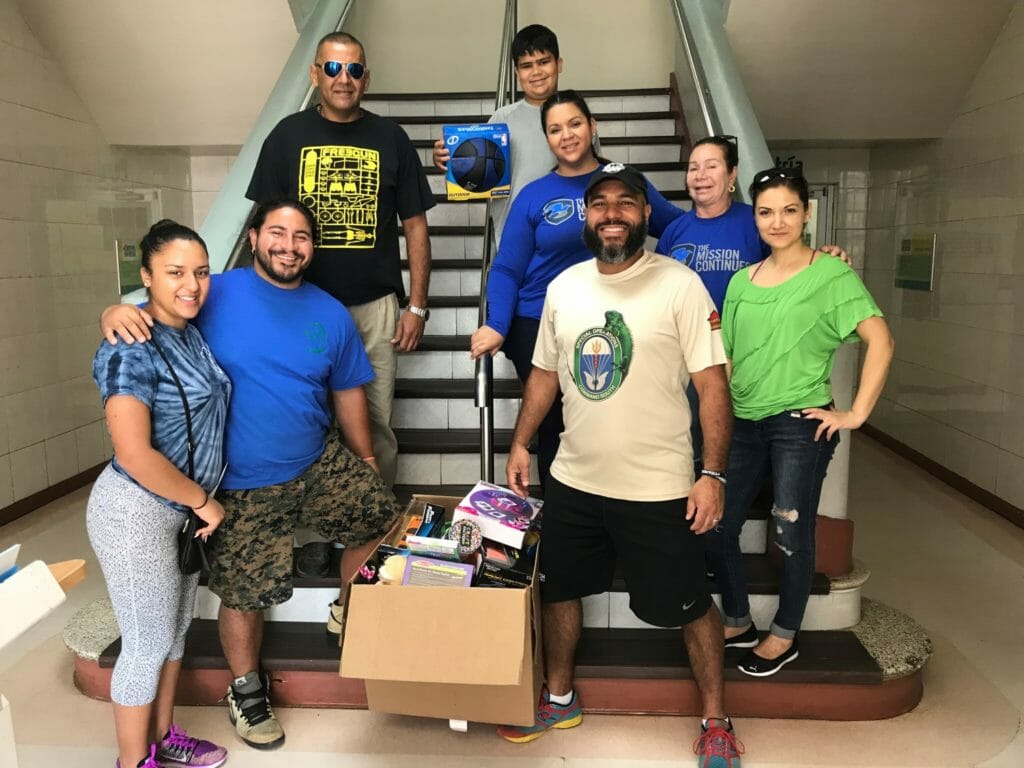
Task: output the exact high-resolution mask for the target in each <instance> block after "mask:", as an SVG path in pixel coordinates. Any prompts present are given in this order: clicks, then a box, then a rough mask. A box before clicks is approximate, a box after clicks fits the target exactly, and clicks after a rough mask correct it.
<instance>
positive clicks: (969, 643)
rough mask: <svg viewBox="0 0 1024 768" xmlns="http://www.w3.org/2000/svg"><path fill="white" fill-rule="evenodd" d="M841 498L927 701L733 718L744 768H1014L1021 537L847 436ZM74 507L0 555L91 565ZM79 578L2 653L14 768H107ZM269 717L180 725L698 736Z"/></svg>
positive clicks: (684, 727) (482, 740)
mask: <svg viewBox="0 0 1024 768" xmlns="http://www.w3.org/2000/svg"><path fill="white" fill-rule="evenodd" d="M850 487H851V499H850V511H851V517H852V518H853V519H854V520H855V521H856V523H857V545H856V551H857V556H858V557H859V558H860V559H862V560H864V561H865V562H867V563H868V564H869V566H870V567H871V569H872V573H873V576H872V579H871V581H870V582H869V583H868V585H867V587H866V588H865V592H866V594H867V595H868V596H870V597H874V598H877V599H880V600H883V601H884V602H887V603H889V604H891V605H894V606H896V607H897V608H900V609H902V610H904V611H906V612H908V613H910V614H911V615H912V616H914V617H915V618H916V619H917V620H918V621H919V622H921V623H922V624H923V625H924V626H925V627H926V628H927V629H928V630H929V632H930V633H931V634H932V637H933V640H934V642H935V649H936V653H935V656H934V658H933V660H932V662H931V664H930V665H929V667H928V668H927V670H926V677H925V698H924V700H923V702H922V703H921V705H920V706H919V707H918V708H917V709H916V710H915V711H914V712H912V713H910V714H908V715H904V716H903V717H899V718H896V719H894V720H889V721H881V722H866V723H826V722H808V721H785V720H744V721H741V722H739V723H738V724H737V725H738V728H739V731H740V736H741V737H742V738H743V740H744V741H745V743H746V745H747V755H746V758H745V760H744V765H745V766H746V768H769V767H772V768H781V767H782V766H829V768H854V766H891V767H892V768H896V767H897V766H899V767H900V768H903V767H905V766H922V767H923V766H928V768H932V767H933V766H942V767H943V768H945V767H947V766H948V767H950V768H952V767H954V766H955V767H957V768H960V767H961V766H962V767H964V768H966V767H967V766H982V767H983V768H1021V766H1024V737H1022V736H1021V735H1020V722H1021V714H1022V712H1024V664H1022V660H1024V599H1022V595H1024V531H1021V530H1019V529H1017V528H1015V527H1013V526H1011V525H1010V524H1008V523H1006V522H1005V521H1003V520H1002V519H1000V518H998V517H996V516H995V515H993V514H992V513H990V512H988V511H986V510H984V509H982V508H980V507H978V506H977V505H975V504H974V503H972V502H970V501H968V500H967V499H965V498H964V497H962V496H960V495H959V494H957V493H956V492H954V491H952V490H950V489H949V488H947V487H945V486H943V485H942V484H940V483H938V482H936V481H935V480H933V479H931V478H930V477H928V476H927V475H925V474H923V473H922V472H920V471H919V470H917V469H916V468H914V467H912V466H910V465H909V464H907V463H906V462H904V461H902V460H900V459H898V458H896V457H894V456H893V455H892V454H891V453H889V452H887V451H886V450H885V449H883V448H881V447H879V446H878V445H877V444H876V443H874V442H872V441H870V440H868V439H865V438H863V437H860V436H858V437H856V438H855V439H854V445H853V464H852V470H851V483H850ZM86 497H87V491H85V490H82V491H78V492H76V493H73V494H71V495H70V496H68V497H66V498H64V499H62V500H60V501H58V502H55V503H54V504H51V505H50V506H49V507H47V508H46V509H45V510H42V511H40V512H37V513H34V514H32V515H30V516H29V517H27V518H24V519H22V520H20V521H16V522H15V523H12V524H10V525H8V526H5V527H4V528H0V548H2V547H4V546H6V545H7V544H8V543H9V542H12V541H21V542H22V543H23V544H24V554H25V556H26V557H27V558H36V557H41V558H44V559H47V560H61V559H66V558H70V557H75V556H82V555H85V556H89V555H90V554H91V553H90V551H89V548H88V543H87V541H86V538H85V533H84V526H83V514H84V505H85V499H86ZM90 565H91V567H92V573H91V576H90V578H89V579H87V580H86V582H85V583H83V584H82V585H80V586H79V587H78V588H76V589H75V590H74V591H73V592H72V593H71V595H70V596H69V599H68V602H67V603H66V604H65V605H64V606H62V607H61V608H60V609H58V610H57V611H56V612H55V613H54V614H53V615H52V616H50V617H48V618H47V619H46V620H44V621H43V622H41V623H40V624H39V625H37V626H36V627H35V628H34V629H33V630H31V631H30V632H29V633H27V634H26V635H25V636H23V637H22V638H20V639H19V640H18V641H16V642H15V643H14V644H13V645H12V646H9V647H7V648H6V649H4V650H3V651H2V652H0V691H3V692H4V693H5V694H6V695H7V697H8V698H9V699H11V701H12V706H13V713H14V727H15V733H16V736H17V740H18V749H19V759H20V762H21V765H20V768H44V766H45V768H51V766H74V768H109V766H110V765H112V762H113V758H114V750H113V733H112V727H111V720H110V713H109V707H108V705H106V704H104V703H101V702H95V701H90V700H88V699H86V698H84V697H82V696H81V695H80V694H78V693H77V692H76V691H75V689H74V688H73V685H72V683H71V659H70V658H69V655H68V654H67V653H66V652H65V651H64V650H63V646H62V644H61V641H60V637H59V634H60V630H61V629H62V627H63V626H64V623H65V622H66V621H67V619H68V618H69V617H70V616H71V615H72V614H73V613H74V611H75V610H76V609H77V608H78V607H80V606H81V605H83V604H85V603H87V602H89V601H91V600H93V599H95V598H96V597H98V596H100V595H102V594H103V592H104V589H103V584H102V579H101V578H100V576H99V571H98V569H97V568H96V564H95V561H94V560H93V559H92V558H91V557H90ZM279 714H280V716H281V719H282V721H283V723H284V724H285V727H286V729H287V732H288V742H287V744H286V745H285V747H284V748H283V749H282V750H281V751H279V752H275V753H269V754H262V753H257V752H254V751H251V750H247V749H245V748H244V747H243V746H241V745H240V744H238V743H237V742H236V741H235V740H234V737H233V735H232V732H231V730H230V727H229V725H228V723H227V718H226V716H224V715H223V713H222V712H221V711H220V710H210V709H199V708H190V709H183V710H181V711H180V712H179V720H180V721H181V722H182V723H183V724H184V725H185V726H187V727H190V728H192V729H194V730H196V729H200V728H201V729H202V732H203V735H205V736H207V737H209V738H212V739H214V740H220V741H222V742H223V743H225V744H228V745H229V746H231V748H232V750H233V751H232V756H231V759H230V761H229V764H230V765H234V766H245V768H249V767H250V766H251V767H252V768H264V767H266V768H270V767H271V766H288V768H295V767H297V766H302V767H303V768H321V766H323V767H325V768H326V766H330V767H331V768H349V767H354V766H360V767H361V768H362V767H364V766H365V767H366V768H384V767H385V766H388V767H390V766H396V767H398V766H402V768H405V767H406V766H409V765H415V766H417V768H420V767H422V768H441V767H442V766H443V767H444V768H449V767H451V768H469V767H470V766H485V767H486V768H518V767H519V766H524V767H525V766H530V767H531V768H534V767H536V768H549V766H550V767H551V768H554V767H555V766H561V767H562V768H626V767H627V766H629V767H631V768H641V767H642V768H662V767H663V766H670V765H672V766H678V765H690V764H692V762H691V761H692V756H691V755H690V752H689V749H690V742H691V739H692V737H693V735H694V730H695V728H696V721H695V720H692V719H688V718H685V719H684V718H667V717H624V716H619V717H614V716H588V717H587V720H586V723H585V724H584V725H583V726H582V727H580V728H577V729H574V730H572V731H564V732H557V733H554V734H551V735H548V736H545V737H544V738H543V739H541V740H540V741H538V742H535V743H534V744H531V745H528V746H522V747H518V746H515V745H509V744H505V743H504V742H502V741H501V740H500V739H498V737H497V736H496V735H495V734H494V732H493V730H492V729H491V728H490V727H487V726H481V725H476V726H471V727H470V732H469V733H468V734H466V735H460V734H454V733H451V732H449V731H448V729H447V727H446V724H444V723H440V722H437V721H432V720H422V719H416V718H404V717H396V716H390V715H381V714H376V713H371V712H361V711H339V710H315V709H309V710H299V709H291V710H282V711H281V712H280V713H279ZM2 768H8V767H7V766H2Z"/></svg>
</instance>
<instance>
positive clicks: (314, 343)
mask: <svg viewBox="0 0 1024 768" xmlns="http://www.w3.org/2000/svg"><path fill="white" fill-rule="evenodd" d="M305 335H306V344H308V345H309V346H308V349H309V351H310V352H312V353H313V354H314V355H322V354H323V353H324V352H326V351H327V329H326V328H324V326H323V323H317V322H313V323H310V324H309V325H307V326H306V330H305Z"/></svg>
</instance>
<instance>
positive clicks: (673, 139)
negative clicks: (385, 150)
mask: <svg viewBox="0 0 1024 768" xmlns="http://www.w3.org/2000/svg"><path fill="white" fill-rule="evenodd" d="M682 140H683V139H682V137H680V136H676V135H675V134H672V133H670V134H661V135H651V136H602V137H601V146H602V147H625V146H630V145H645V146H646V145H650V144H675V145H679V144H680V143H681V142H682ZM435 141H436V139H413V140H412V143H413V146H415V147H416V148H417V149H430V148H431V147H433V146H434V142H435ZM431 167H432V166H431Z"/></svg>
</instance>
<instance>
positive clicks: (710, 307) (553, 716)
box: [499, 163, 739, 765]
mask: <svg viewBox="0 0 1024 768" xmlns="http://www.w3.org/2000/svg"><path fill="white" fill-rule="evenodd" d="M584 197H585V201H586V205H587V208H586V217H587V220H586V226H585V228H584V233H583V237H584V240H585V241H586V243H587V245H588V246H589V247H590V250H591V251H592V252H593V253H594V256H595V259H594V260H593V261H588V262H584V263H582V264H577V265H576V266H574V267H570V268H569V269H567V270H566V271H565V272H563V273H562V274H561V275H559V276H558V277H557V278H555V280H554V281H552V283H551V285H550V286H549V287H548V293H547V298H546V301H545V304H544V311H543V314H542V317H541V321H540V330H539V334H538V337H537V346H536V348H535V350H534V355H533V366H534V367H533V372H532V374H531V375H530V378H529V380H528V382H527V384H526V391H525V393H524V396H523V404H522V408H521V410H520V413H519V419H518V421H517V423H516V429H515V434H514V436H513V438H512V448H511V451H510V455H509V460H508V466H507V469H506V472H507V479H508V483H509V485H510V487H511V488H512V489H513V490H515V491H516V493H519V494H522V495H524V496H525V495H526V491H527V488H526V485H527V483H528V478H529V468H530V456H529V453H528V452H527V445H528V444H529V441H530V439H531V438H532V437H533V434H534V432H535V431H536V429H537V426H538V424H539V423H540V420H541V418H542V417H543V415H544V414H545V413H547V410H548V408H549V407H550V405H551V403H552V401H553V400H554V398H555V397H556V396H557V394H558V392H559V390H561V392H563V393H564V394H563V408H564V415H565V432H564V433H563V434H562V438H561V444H560V447H559V449H558V454H557V455H556V457H555V461H554V463H553V464H552V466H551V477H550V479H549V483H548V486H547V488H546V496H545V502H544V546H543V547H541V563H540V570H541V572H542V573H543V574H544V582H543V585H542V588H541V599H542V601H543V603H544V611H543V619H544V627H543V629H544V632H543V635H544V653H545V659H546V671H547V688H548V690H547V691H546V692H545V694H543V695H542V698H541V701H540V703H539V705H538V711H537V719H536V722H535V724H534V725H533V726H530V727H519V726H503V727H502V728H501V729H499V730H500V732H501V735H502V736H504V737H505V738H506V739H508V740H509V741H516V742H523V741H532V740H533V739H535V738H537V737H538V736H540V735H542V734H543V733H544V732H545V731H547V730H548V729H549V728H552V727H554V728H570V727H572V726H574V725H578V724H579V723H580V722H581V721H582V709H581V707H580V703H579V699H578V697H577V696H576V694H575V693H574V691H573V657H574V655H575V650H576V644H577V642H578V640H579V637H580V632H581V628H582V616H583V615H582V605H581V598H583V597H585V596H587V595H591V594H599V593H601V592H605V591H607V590H608V588H609V587H610V586H611V581H612V577H613V575H614V573H615V570H616V561H618V565H619V569H620V570H621V572H622V574H623V576H624V577H625V581H626V585H627V588H628V590H629V596H630V607H631V608H632V610H633V612H634V613H635V614H636V615H637V616H638V617H639V618H640V619H642V620H643V621H646V622H647V623H649V624H654V625H657V626H663V627H678V626H682V627H683V639H684V642H685V644H686V650H687V653H688V655H689V658H690V663H691V666H692V668H693V676H694V680H695V682H696V683H697V687H698V688H699V690H700V693H701V698H702V702H703V708H704V712H703V714H704V724H703V728H702V735H701V738H700V739H699V744H698V752H699V754H702V755H704V756H705V757H710V756H712V755H718V756H722V755H725V754H728V755H729V756H734V755H736V752H737V750H736V744H735V738H734V736H733V731H732V725H731V723H730V721H729V720H728V718H727V717H726V714H725V705H724V700H723V684H722V656H723V645H722V635H723V632H722V620H721V617H720V616H719V614H718V609H717V608H715V606H714V604H713V603H712V601H711V596H710V594H709V592H708V589H707V582H706V578H705V570H706V569H705V560H704V545H703V542H702V541H701V540H700V538H699V536H700V535H701V534H703V533H705V532H707V531H708V530H710V529H711V528H713V527H714V526H715V525H716V524H717V523H718V520H719V519H720V518H721V516H722V508H723V500H724V496H725V480H726V478H725V467H726V458H727V454H728V446H729V438H730V432H731V426H732V407H731V403H730V401H729V392H728V385H727V382H726V377H725V365H724V364H725V359H726V358H725V351H724V349H723V348H722V340H721V330H720V326H721V323H720V320H719V317H718V313H717V312H716V311H715V307H714V304H713V303H712V301H711V298H710V296H709V295H708V292H707V290H706V289H705V288H704V285H703V283H702V282H701V280H700V278H699V277H698V276H697V274H696V273H695V272H693V271H692V270H690V269H689V268H687V267H685V266H683V265H682V264H681V263H680V262H677V261H675V260H673V259H669V258H667V257H664V256H659V255H657V254H653V253H650V252H648V251H645V250H644V247H643V244H644V241H645V239H646V235H647V219H648V217H649V215H650V210H651V209H650V206H649V205H648V204H647V199H646V184H645V181H644V178H643V176H642V175H641V174H640V173H639V172H637V171H636V170H635V169H633V168H630V167H628V166H623V165H621V164H619V163H609V164H608V165H606V166H604V167H603V168H602V169H601V170H600V171H599V172H598V173H596V174H595V175H594V178H593V179H592V180H591V181H590V184H589V185H588V187H587V190H586V193H585V196H584ZM691 380H692V381H693V383H694V386H695V387H696V389H697V392H698V394H699V395H700V419H701V425H702V427H703V430H704V446H703V449H704V467H705V469H704V470H702V473H701V476H700V477H699V478H697V480H696V482H694V476H693V450H692V446H691V445H690V418H691V415H690V411H689V406H688V404H687V399H686V396H685V390H686V386H687V384H688V383H689V382H690V381H691ZM732 764H733V765H739V762H738V757H734V760H733V763H732Z"/></svg>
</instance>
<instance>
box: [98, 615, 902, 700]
mask: <svg viewBox="0 0 1024 768" xmlns="http://www.w3.org/2000/svg"><path fill="white" fill-rule="evenodd" d="M324 626H325V625H324V624H320V623H318V622H316V623H314V622H292V621H268V622H266V624H265V625H264V635H263V648H262V654H261V656H262V661H263V664H264V666H265V667H266V668H267V669H268V670H270V671H271V673H276V672H281V671H297V670H303V671H330V672H337V670H338V663H339V658H340V653H339V650H338V638H337V636H336V635H331V634H328V633H327V631H326V630H325V628H324ZM120 650H121V641H120V639H118V640H115V641H114V642H113V643H111V644H110V645H109V646H108V647H107V648H106V649H105V650H104V651H103V653H102V654H101V655H100V658H99V666H100V667H101V668H110V667H112V666H113V665H114V662H115V661H116V660H117V656H118V654H119V653H120ZM742 653H743V651H732V650H730V651H728V652H727V653H726V656H725V679H726V680H729V681H739V680H742V681H744V682H763V683H772V682H776V683H846V684H854V685H877V684H880V683H881V682H882V671H881V669H879V667H878V664H877V663H876V662H875V661H874V659H872V658H871V657H870V656H869V655H868V653H867V651H866V650H864V647H863V646H862V645H861V644H860V641H859V640H857V638H856V637H855V636H854V635H853V633H852V632H849V631H829V632H802V633H801V634H800V656H799V658H797V659H796V661H793V662H792V663H790V664H788V665H787V666H786V667H784V668H783V669H782V670H781V671H780V672H779V673H778V674H776V675H774V676H772V677H770V678H762V679H760V680H759V679H758V678H753V677H748V676H746V675H744V674H743V673H741V672H740V671H739V670H737V669H736V668H735V664H736V660H737V659H738V658H739V656H740V655H741V654H742ZM183 666H184V667H185V668H186V669H226V668H227V662H226V661H225V659H224V656H223V651H222V650H221V646H220V638H219V637H218V635H217V622H216V621H213V620H208V619H196V620H194V621H193V622H192V626H191V628H190V629H189V632H188V636H187V638H186V640H185V656H184V659H183ZM576 676H577V677H578V678H616V677H617V678H628V679H642V678H646V679H691V678H692V673H691V670H690V667H689V663H688V660H687V658H686V651H685V649H684V647H683V641H682V636H681V633H680V631H679V630H677V629H599V628H584V630H583V635H582V638H581V640H580V645H579V648H578V650H577V653H576Z"/></svg>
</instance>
